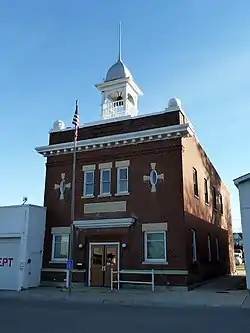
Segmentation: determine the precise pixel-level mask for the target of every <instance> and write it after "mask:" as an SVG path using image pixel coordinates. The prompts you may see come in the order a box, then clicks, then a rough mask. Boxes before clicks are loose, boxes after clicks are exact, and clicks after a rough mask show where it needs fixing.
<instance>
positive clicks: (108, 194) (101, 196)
mask: <svg viewBox="0 0 250 333" xmlns="http://www.w3.org/2000/svg"><path fill="white" fill-rule="evenodd" d="M106 197H111V193H107V194H98V198H106Z"/></svg>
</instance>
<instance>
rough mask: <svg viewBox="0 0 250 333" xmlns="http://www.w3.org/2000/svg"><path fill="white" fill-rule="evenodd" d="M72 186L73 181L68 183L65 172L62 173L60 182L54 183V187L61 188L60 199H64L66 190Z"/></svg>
mask: <svg viewBox="0 0 250 333" xmlns="http://www.w3.org/2000/svg"><path fill="white" fill-rule="evenodd" d="M70 187H71V183H66V181H65V173H61V181H60V183H59V184H55V185H54V189H55V190H58V189H59V191H60V197H59V199H60V200H63V199H64V193H65V190H66V188H70Z"/></svg>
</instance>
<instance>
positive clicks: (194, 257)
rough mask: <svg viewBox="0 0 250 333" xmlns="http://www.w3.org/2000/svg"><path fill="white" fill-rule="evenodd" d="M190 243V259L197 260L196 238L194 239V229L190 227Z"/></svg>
mask: <svg viewBox="0 0 250 333" xmlns="http://www.w3.org/2000/svg"><path fill="white" fill-rule="evenodd" d="M191 242H192V243H191V244H192V261H193V262H196V261H197V239H196V231H195V230H194V229H191Z"/></svg>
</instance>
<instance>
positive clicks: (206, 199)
mask: <svg viewBox="0 0 250 333" xmlns="http://www.w3.org/2000/svg"><path fill="white" fill-rule="evenodd" d="M204 197H205V203H206V204H208V203H209V201H208V181H207V179H206V178H204Z"/></svg>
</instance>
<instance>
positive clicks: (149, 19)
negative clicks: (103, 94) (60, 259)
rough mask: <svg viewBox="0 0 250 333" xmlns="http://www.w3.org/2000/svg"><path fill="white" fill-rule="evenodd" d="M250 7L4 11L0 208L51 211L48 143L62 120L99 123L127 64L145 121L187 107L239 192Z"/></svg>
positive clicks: (249, 157)
mask: <svg viewBox="0 0 250 333" xmlns="http://www.w3.org/2000/svg"><path fill="white" fill-rule="evenodd" d="M249 12H250V2H249V1H248V0H245V1H244V0H240V1H230V0H220V1H218V0H210V1H200V0H189V1H188V0H186V1H185V0H182V1H181V0H174V1H166V0H157V1H156V0H147V1H145V0H144V1H142V0H133V1H132V0H127V1H126V2H125V1H124V2H123V1H117V0H89V1H87V0H86V1H82V0H74V1H66V0H60V1H59V0H55V1H51V0H43V1H34V0H29V1H28V0H22V1H19V0H12V1H4V2H3V3H2V4H1V10H0V43H1V49H0V50H1V51H0V90H1V93H0V110H1V118H0V119H1V134H0V135H1V140H2V157H1V165H0V171H1V175H2V177H1V196H0V205H11V204H19V203H21V202H22V197H23V196H28V198H29V203H34V204H42V203H43V191H44V171H45V159H43V158H42V157H41V156H40V155H38V154H36V152H35V151H34V147H36V146H40V145H45V144H47V141H48V131H49V130H50V128H51V127H52V124H53V122H54V121H55V120H56V119H62V120H63V121H64V122H66V123H67V124H70V123H71V119H72V114H73V112H74V103H75V99H79V100H80V118H81V123H83V122H88V121H94V120H98V119H99V112H100V109H99V105H100V101H101V100H100V95H99V92H98V91H97V90H96V88H95V87H94V84H96V83H99V82H101V81H102V78H103V77H104V76H105V74H106V71H107V70H108V68H109V66H110V65H112V64H113V63H114V62H115V60H116V58H117V35H118V25H119V21H122V26H123V28H122V30H123V31H122V43H123V45H122V46H123V60H124V62H125V64H126V65H127V67H128V68H129V69H130V71H131V72H132V75H133V77H134V79H135V80H136V82H137V83H138V85H139V86H140V87H141V89H142V90H143V92H144V96H142V97H141V100H140V113H148V112H155V111H160V110H162V109H164V108H165V107H166V106H167V101H168V99H169V98H170V97H173V96H176V97H179V98H180V99H181V100H182V105H183V108H184V110H185V112H186V114H187V116H188V117H189V118H190V120H191V122H192V123H193V125H194V127H195V130H196V133H197V136H198V138H199V140H200V142H201V144H202V146H203V147H204V149H205V150H206V151H207V153H208V155H209V157H210V159H211V161H212V162H213V164H214V165H215V167H216V168H217V170H218V172H219V173H220V175H221V176H222V179H223V180H224V182H225V183H226V185H227V186H228V188H229V190H230V192H231V201H232V213H233V220H234V227H235V229H238V228H239V227H240V211H239V204H238V193H237V190H236V188H235V187H234V185H233V182H232V180H233V179H234V178H236V177H238V176H240V175H241V174H243V173H247V172H249V171H250V170H249V166H250V154H249V151H248V145H249V131H248V129H249V125H250V117H249V105H250V94H249V88H250V60H249V59H250V42H249V41H250V21H249Z"/></svg>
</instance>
